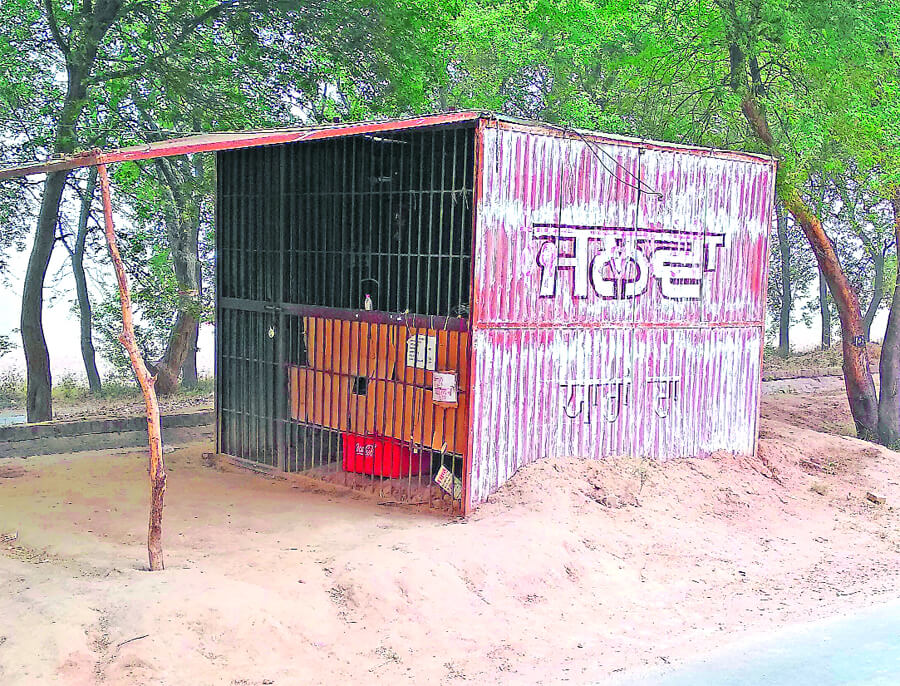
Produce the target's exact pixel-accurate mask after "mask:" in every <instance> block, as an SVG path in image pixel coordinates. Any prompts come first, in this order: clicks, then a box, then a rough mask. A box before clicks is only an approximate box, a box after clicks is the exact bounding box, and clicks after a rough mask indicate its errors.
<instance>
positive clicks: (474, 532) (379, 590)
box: [0, 384, 900, 686]
mask: <svg viewBox="0 0 900 686" xmlns="http://www.w3.org/2000/svg"><path fill="white" fill-rule="evenodd" d="M832 386H835V384H831V386H828V385H827V384H826V385H825V386H823V387H816V388H806V389H804V388H803V387H802V385H801V387H799V388H798V387H797V384H795V385H794V387H790V386H788V387H774V388H770V391H771V393H770V394H769V395H767V396H766V398H765V400H764V403H763V420H762V426H761V441H760V451H759V457H758V459H756V460H747V459H739V458H734V457H731V456H721V457H718V458H715V459H709V460H684V461H677V462H670V463H666V464H663V465H659V464H654V463H649V462H646V461H640V460H615V461H607V462H591V461H577V460H552V461H544V462H542V463H538V464H536V465H532V466H531V467H530V468H528V469H525V470H523V471H522V472H521V473H520V474H518V475H517V477H516V478H515V479H514V480H513V482H511V483H510V484H508V485H507V486H506V487H505V488H504V489H502V491H501V492H500V493H498V494H497V495H496V496H495V497H493V498H492V500H491V502H490V503H488V504H486V505H484V506H482V507H481V508H480V509H479V510H478V511H477V513H476V514H475V515H474V516H472V517H470V518H469V519H468V520H467V521H462V520H448V519H446V518H441V517H437V516H432V515H428V514H421V513H412V512H405V511H401V510H398V509H396V508H391V507H385V506H379V505H378V504H377V503H376V502H374V501H371V500H368V499H365V498H363V497H360V496H356V495H348V494H346V493H342V492H338V491H335V492H329V491H328V490H327V488H325V487H323V488H321V489H314V490H310V489H308V488H306V487H302V486H299V485H297V484H294V483H291V482H287V481H274V480H269V479H266V478H264V477H262V476H259V475H251V474H248V473H245V472H238V471H236V470H234V469H224V470H223V469H222V468H214V467H207V466H204V464H203V460H202V458H201V454H202V453H203V452H204V451H206V450H209V446H208V445H203V444H195V445H189V446H185V447H183V448H181V449H178V450H176V451H175V452H174V453H172V454H170V455H167V459H168V460H169V464H170V469H171V472H170V475H169V490H168V496H167V508H166V514H165V545H166V555H167V569H166V571H164V572H160V573H150V572H147V571H145V565H146V552H145V547H144V543H145V535H146V520H147V512H146V508H147V500H148V492H147V491H148V488H147V483H146V465H145V458H144V454H143V453H142V452H141V451H130V452H129V451H104V452H98V453H82V454H77V455H63V456H47V457H39V458H31V459H28V460H7V461H5V462H3V463H2V465H0V477H3V478H0V553H2V554H0V584H2V586H3V589H4V592H3V593H2V594H0V617H2V619H3V621H2V624H0V683H3V684H48V683H61V684H95V683H102V684H172V685H173V686H175V685H178V686H182V685H184V684H191V685H201V684H235V685H237V684H241V685H244V684H246V685H249V684H281V685H283V684H347V683H356V684H374V683H409V684H421V683H431V684H456V683H462V682H464V681H469V682H474V683H478V684H493V683H500V684H556V683H573V684H587V683H592V682H597V683H609V682H610V681H614V680H615V679H617V678H619V677H621V676H623V675H631V674H634V673H636V672H639V671H640V670H641V669H643V668H647V667H656V666H659V665H660V664H663V663H669V664H673V665H674V664H677V663H678V662H679V661H680V660H683V659H686V658H688V657H690V656H694V655H696V654H697V653H698V652H701V651H702V650H704V649H707V648H713V647H716V646H718V645H721V644H723V643H726V642H732V641H734V640H736V639H739V638H740V637H741V636H744V635H746V634H747V633H750V632H759V631H766V630H768V629H771V628H774V627H777V626H781V625H783V624H786V623H793V622H798V621H804V620H812V619H817V618H820V617H824V616H827V615H831V614H835V613H839V612H843V611H850V610H852V609H854V608H858V607H862V606H866V605H872V604H877V603H880V602H883V601H886V600H888V599H895V598H897V597H898V593H900V578H898V574H897V570H898V569H900V518H898V510H897V509H896V507H897V506H898V505H900V464H898V455H897V454H896V453H892V452H890V451H887V450H884V449H881V448H879V447H877V446H873V445H869V444H865V443H862V442H860V441H858V440H856V439H853V438H847V437H844V436H840V435H835V433H840V432H841V427H842V426H843V427H845V428H846V427H849V415H848V412H847V409H846V401H843V402H841V401H842V400H843V398H842V396H841V390H840V386H839V385H836V387H834V388H833V387H832ZM822 430H825V431H829V432H832V433H823V432H822ZM867 492H871V493H873V494H875V495H877V496H878V497H881V498H885V499H886V502H884V503H883V504H875V503H873V502H870V501H868V500H867V499H866V494H867Z"/></svg>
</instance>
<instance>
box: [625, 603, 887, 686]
mask: <svg viewBox="0 0 900 686" xmlns="http://www.w3.org/2000/svg"><path fill="white" fill-rule="evenodd" d="M781 684H784V685H785V686H787V685H790V686H898V685H900V602H892V603H888V604H885V605H882V606H879V607H876V608H873V609H870V610H865V611H862V612H859V613H857V614H855V615H849V616H844V617H839V618H835V619H831V620H827V621H824V622H817V623H814V624H804V625H801V626H795V627H789V628H787V629H785V630H782V631H779V632H776V633H773V634H771V635H770V636H769V637H767V638H764V639H760V640H756V641H752V642H747V643H744V644H742V645H736V646H732V647H730V648H727V649H725V650H722V651H718V652H716V653H714V654H712V655H710V656H709V657H708V658H706V659H704V660H703V661H701V662H697V663H694V664H690V665H686V666H683V667H680V668H676V669H675V670H674V671H669V672H667V673H666V672H663V671H660V672H657V673H653V674H650V675H647V676H643V677H641V678H639V679H632V680H630V681H625V682H623V686H625V685H627V686H779V685H781Z"/></svg>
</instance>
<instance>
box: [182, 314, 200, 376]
mask: <svg viewBox="0 0 900 686" xmlns="http://www.w3.org/2000/svg"><path fill="white" fill-rule="evenodd" d="M199 338H200V325H199V324H197V325H195V326H194V333H193V335H192V336H191V337H190V348H189V349H188V353H187V357H185V358H184V364H183V365H181V385H182V386H184V387H185V388H189V389H194V388H197V340H198V339H199Z"/></svg>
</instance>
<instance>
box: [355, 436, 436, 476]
mask: <svg viewBox="0 0 900 686" xmlns="http://www.w3.org/2000/svg"><path fill="white" fill-rule="evenodd" d="M342 441H343V458H344V460H343V464H344V471H345V472H356V473H357V474H369V475H370V476H384V477H388V478H391V479H399V478H400V477H403V476H409V475H410V474H412V475H416V474H418V473H419V472H421V471H422V470H423V462H426V461H427V459H428V456H427V455H426V454H425V453H420V452H419V451H413V450H410V448H409V446H408V445H406V444H405V443H401V442H400V441H396V440H394V439H392V438H387V437H385V436H371V435H370V436H357V435H355V434H346V433H345V434H342ZM426 468H427V465H426Z"/></svg>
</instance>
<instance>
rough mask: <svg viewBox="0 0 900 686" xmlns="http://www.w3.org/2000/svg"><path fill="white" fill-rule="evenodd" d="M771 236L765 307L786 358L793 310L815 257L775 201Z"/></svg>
mask: <svg viewBox="0 0 900 686" xmlns="http://www.w3.org/2000/svg"><path fill="white" fill-rule="evenodd" d="M774 238H775V240H774V241H772V242H771V244H770V257H769V284H768V306H769V313H770V314H771V315H772V319H773V321H774V322H775V323H776V324H777V331H778V337H777V340H778V353H779V355H782V356H783V357H787V356H788V355H789V354H790V350H791V344H790V327H791V324H792V323H793V322H794V321H795V319H796V318H795V317H794V310H795V309H796V304H797V302H798V299H799V296H800V295H801V294H803V293H804V292H805V291H806V289H807V288H808V287H809V284H810V282H811V281H812V278H813V275H814V274H815V259H814V258H813V256H812V253H811V252H810V250H809V244H808V243H807V242H806V238H805V237H804V236H803V233H802V231H800V229H799V227H797V225H796V224H795V223H794V222H793V221H791V218H790V217H789V216H788V214H787V212H785V210H784V206H783V205H782V203H781V202H777V203H776V226H775V236H774ZM802 316H803V318H804V319H806V316H805V315H802Z"/></svg>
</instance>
